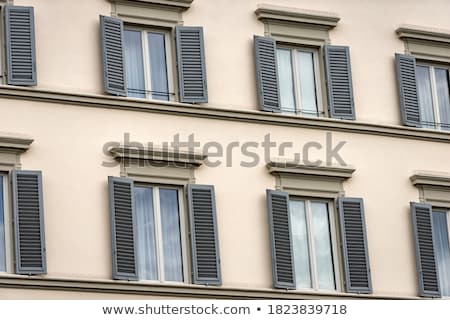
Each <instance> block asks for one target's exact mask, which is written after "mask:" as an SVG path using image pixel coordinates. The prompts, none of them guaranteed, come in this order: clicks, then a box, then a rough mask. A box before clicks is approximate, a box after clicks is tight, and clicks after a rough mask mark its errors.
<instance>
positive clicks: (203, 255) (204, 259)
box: [188, 184, 222, 285]
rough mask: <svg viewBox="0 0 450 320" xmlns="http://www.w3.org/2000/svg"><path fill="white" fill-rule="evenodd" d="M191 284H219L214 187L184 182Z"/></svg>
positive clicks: (220, 280) (220, 281)
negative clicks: (189, 246)
mask: <svg viewBox="0 0 450 320" xmlns="http://www.w3.org/2000/svg"><path fill="white" fill-rule="evenodd" d="M188 202H189V220H190V235H191V248H192V270H193V272H192V275H193V283H196V284H208V285H220V284H221V283H222V279H221V273H220V256H219V243H218V235H217V218H216V204H215V197H214V186H209V185H195V184H190V185H188Z"/></svg>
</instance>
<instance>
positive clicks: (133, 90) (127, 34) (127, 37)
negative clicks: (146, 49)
mask: <svg viewBox="0 0 450 320" xmlns="http://www.w3.org/2000/svg"><path fill="white" fill-rule="evenodd" d="M124 42H125V65H126V79H127V87H128V96H130V97H136V98H145V80H144V60H143V59H142V40H141V32H140V31H135V30H125V31H124Z"/></svg>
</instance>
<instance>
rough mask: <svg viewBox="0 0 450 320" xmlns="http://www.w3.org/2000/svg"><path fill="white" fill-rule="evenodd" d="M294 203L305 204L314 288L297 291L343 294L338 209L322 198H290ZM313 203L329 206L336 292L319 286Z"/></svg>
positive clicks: (312, 284) (310, 266) (330, 201)
mask: <svg viewBox="0 0 450 320" xmlns="http://www.w3.org/2000/svg"><path fill="white" fill-rule="evenodd" d="M291 200H293V201H304V203H305V216H306V228H307V236H308V250H309V268H310V272H311V287H312V288H298V287H296V290H301V291H314V292H317V291H319V292H334V293H335V292H341V291H342V278H341V270H340V255H339V242H338V232H337V229H336V228H337V224H336V210H335V209H336V208H335V206H334V203H333V201H332V200H329V199H320V198H304V197H298V196H291V195H290V196H289V202H290V201H291ZM311 202H322V203H326V204H327V209H328V221H329V228H330V238H331V251H332V253H331V254H332V258H333V271H334V283H335V286H336V289H335V290H327V289H320V288H319V284H318V281H317V279H318V275H317V268H316V253H315V249H314V246H313V241H314V239H313V234H312V232H311V230H312V222H311V221H312V217H311V216H312V209H311Z"/></svg>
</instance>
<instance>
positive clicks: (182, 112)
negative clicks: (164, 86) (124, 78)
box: [0, 85, 450, 143]
mask: <svg viewBox="0 0 450 320" xmlns="http://www.w3.org/2000/svg"><path fill="white" fill-rule="evenodd" d="M0 98H7V99H19V100H24V101H40V102H50V103H57V104H58V105H59V106H60V107H61V106H64V105H65V104H67V105H78V106H83V107H90V108H104V109H120V110H128V111H137V112H149V113H159V114H169V115H174V116H187V117H195V118H210V119H218V120H226V121H240V122H247V123H257V124H262V125H275V126H287V127H295V128H310V129H319V130H330V131H339V132H350V133H357V134H368V135H379V136H386V137H395V138H403V139H413V140H425V141H434V142H443V143H450V133H449V132H447V131H438V130H431V129H424V128H410V127H404V126H399V125H383V124H375V123H367V122H361V121H351V120H339V119H330V118H313V117H299V116H293V115H287V114H275V113H270V112H262V111H257V110H254V111H253V110H242V109H241V110H236V109H232V108H228V109H225V108H219V107H215V106H209V105H192V104H187V103H178V102H166V101H148V100H144V99H135V98H122V97H114V96H107V95H94V94H81V93H70V92H63V91H53V90H44V89H36V88H26V87H18V86H8V85H0ZM255 109H256V107H255Z"/></svg>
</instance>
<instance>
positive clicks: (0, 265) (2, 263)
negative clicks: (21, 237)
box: [0, 176, 6, 271]
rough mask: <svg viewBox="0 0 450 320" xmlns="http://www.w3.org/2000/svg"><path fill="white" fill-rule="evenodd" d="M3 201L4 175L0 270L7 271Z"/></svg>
mask: <svg viewBox="0 0 450 320" xmlns="http://www.w3.org/2000/svg"><path fill="white" fill-rule="evenodd" d="M4 212H5V210H4V203H3V176H0V271H6V245H5V217H4Z"/></svg>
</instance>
